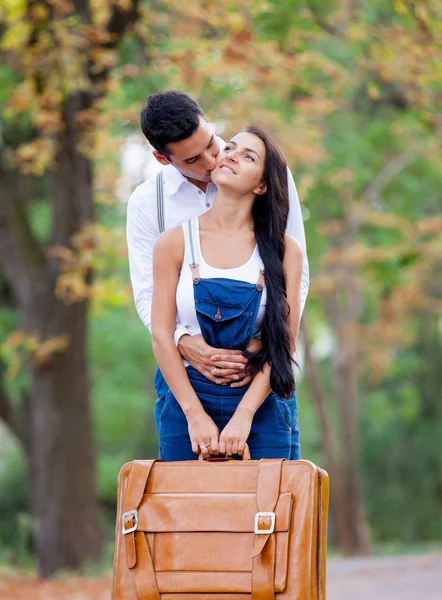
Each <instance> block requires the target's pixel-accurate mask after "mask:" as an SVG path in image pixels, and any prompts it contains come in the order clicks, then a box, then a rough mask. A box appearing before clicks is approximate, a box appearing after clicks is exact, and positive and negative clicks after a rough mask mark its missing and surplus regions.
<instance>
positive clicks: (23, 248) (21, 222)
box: [0, 154, 45, 307]
mask: <svg viewBox="0 0 442 600" xmlns="http://www.w3.org/2000/svg"><path fill="white" fill-rule="evenodd" d="M18 180H19V175H18V173H16V172H14V173H12V172H11V171H9V170H7V169H4V168H3V167H2V164H1V154H0V262H1V263H2V266H3V270H4V273H5V275H6V277H7V279H8V282H9V284H10V286H11V289H12V290H13V292H14V295H15V297H16V299H17V300H18V302H19V303H20V304H21V306H22V307H23V306H25V305H26V304H27V303H28V302H30V301H31V302H32V296H33V294H32V292H33V287H32V284H31V285H30V284H29V282H34V281H38V279H39V277H40V276H41V273H42V271H43V270H44V267H45V257H44V255H43V251H42V248H41V246H40V243H39V242H38V240H37V239H36V237H35V236H34V234H33V232H32V230H31V226H30V223H29V218H28V215H27V212H26V208H25V206H24V202H23V199H22V194H21V193H20V190H18Z"/></svg>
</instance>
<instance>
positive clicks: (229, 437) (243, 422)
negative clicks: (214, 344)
mask: <svg viewBox="0 0 442 600" xmlns="http://www.w3.org/2000/svg"><path fill="white" fill-rule="evenodd" d="M302 262H303V255H302V249H301V246H300V245H299V242H297V240H295V239H294V238H293V237H291V236H290V235H288V234H286V236H285V253H284V262H283V266H284V270H285V274H286V286H287V301H288V304H289V307H290V314H289V326H290V331H291V334H292V335H291V342H292V349H291V353H292V354H294V353H295V351H296V337H297V335H298V330H299V321H300V313H301V311H300V306H301V275H302ZM270 392H271V387H270V366H269V365H268V364H266V365H265V367H264V370H263V371H262V372H261V373H258V374H257V375H256V376H255V378H254V379H253V382H252V384H251V386H250V387H249V389H248V390H247V392H246V393H245V394H244V397H243V398H242V400H241V402H240V403H239V404H238V407H237V409H236V411H235V414H234V415H233V417H232V418H231V419H230V421H229V423H228V424H227V425H226V427H225V428H224V429H223V431H222V432H221V435H220V438H219V450H220V452H221V453H222V454H224V453H225V452H226V453H227V454H242V452H243V450H244V444H245V442H246V441H247V438H248V436H249V434H250V429H251V427H252V421H253V417H254V416H255V413H256V411H257V410H258V408H259V407H260V406H261V404H262V403H263V402H264V400H265V399H266V398H267V396H268V395H269V393H270Z"/></svg>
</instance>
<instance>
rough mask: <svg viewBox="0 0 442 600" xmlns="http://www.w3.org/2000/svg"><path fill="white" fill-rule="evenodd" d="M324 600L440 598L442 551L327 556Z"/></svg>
mask: <svg viewBox="0 0 442 600" xmlns="http://www.w3.org/2000/svg"><path fill="white" fill-rule="evenodd" d="M327 600H442V553H434V554H424V555H422V556H401V557H381V558H353V559H349V558H347V559H340V558H334V559H330V560H329V561H328V568H327Z"/></svg>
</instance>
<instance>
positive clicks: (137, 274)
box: [126, 182, 189, 344]
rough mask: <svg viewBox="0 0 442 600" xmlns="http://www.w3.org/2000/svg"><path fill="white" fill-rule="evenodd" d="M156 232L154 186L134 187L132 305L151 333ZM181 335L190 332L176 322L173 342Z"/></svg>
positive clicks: (130, 210)
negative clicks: (142, 188)
mask: <svg viewBox="0 0 442 600" xmlns="http://www.w3.org/2000/svg"><path fill="white" fill-rule="evenodd" d="M148 183H150V182H148ZM143 185H144V186H146V185H147V184H143ZM159 235H160V232H159V227H158V218H157V211H156V187H155V185H150V186H149V185H148V186H147V187H145V188H144V190H143V191H140V190H139V189H137V190H135V191H134V193H133V194H132V196H131V197H130V198H129V202H128V205H127V221H126V239H127V249H128V256H129V270H130V279H131V283H132V290H133V294H134V301H135V307H136V309H137V312H138V314H139V316H140V319H141V320H142V321H143V323H144V325H145V326H146V327H147V328H148V329H149V331H150V332H152V326H151V310H152V293H153V247H154V244H155V241H156V239H157V237H158V236H159ZM184 334H189V331H188V330H187V329H186V327H184V326H183V325H181V324H179V323H178V322H177V325H176V331H175V334H174V340H175V343H176V344H178V341H179V339H180V338H181V336H183V335H184Z"/></svg>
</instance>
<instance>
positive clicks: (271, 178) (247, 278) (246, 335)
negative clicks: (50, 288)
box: [152, 127, 302, 461]
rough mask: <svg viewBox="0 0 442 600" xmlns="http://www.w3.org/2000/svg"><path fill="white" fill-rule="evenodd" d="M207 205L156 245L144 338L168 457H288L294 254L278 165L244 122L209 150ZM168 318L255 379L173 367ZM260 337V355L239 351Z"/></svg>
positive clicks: (298, 261)
mask: <svg viewBox="0 0 442 600" xmlns="http://www.w3.org/2000/svg"><path fill="white" fill-rule="evenodd" d="M212 181H214V182H215V183H216V185H217V187H218V192H217V195H216V199H215V202H214V205H213V208H212V209H211V210H210V211H209V212H207V213H205V214H204V215H202V216H201V217H199V218H197V219H193V220H192V221H189V222H188V223H185V224H184V225H183V226H182V227H178V228H175V229H171V230H168V231H165V232H164V233H162V234H161V235H160V237H159V238H158V240H157V243H156V245H155V249H154V259H153V261H154V291H153V301H152V340H153V349H154V353H155V357H156V359H157V361H158V365H159V367H160V369H161V371H162V373H163V375H164V377H165V379H166V381H167V383H168V385H169V388H170V392H169V393H168V396H167V397H166V402H165V405H164V409H163V412H162V414H161V436H160V446H161V454H162V456H163V457H164V458H165V460H168V461H174V460H191V459H196V458H197V454H199V453H200V452H201V453H202V454H203V455H204V456H205V457H208V456H209V455H210V454H218V453H221V454H229V455H232V454H239V455H241V454H242V452H243V450H244V445H245V443H246V442H247V443H248V445H249V448H250V453H251V458H252V459H260V458H288V457H289V455H290V420H291V417H290V411H289V407H288V406H287V403H286V401H285V400H284V399H285V398H288V397H289V395H290V394H291V393H292V392H293V390H294V387H295V381H294V375H293V360H292V355H293V353H294V351H295V340H296V335H297V332H298V325H299V314H300V280H301V272H302V251H301V248H300V246H299V244H298V242H297V241H296V240H295V239H293V238H291V237H290V236H288V235H286V234H285V229H286V224H287V217H288V210H289V203H288V190H287V165H286V163H285V160H284V157H283V155H282V153H281V151H280V150H279V148H278V147H277V146H276V145H275V144H274V142H273V141H272V140H271V139H270V138H269V136H267V135H266V134H265V133H264V132H263V131H262V130H260V129H258V128H255V127H247V128H246V129H245V130H244V131H242V132H240V133H238V134H237V135H235V136H234V137H233V138H232V140H231V141H230V142H228V143H227V145H226V146H225V148H224V150H223V151H222V152H221V153H220V154H219V156H218V160H217V166H216V168H215V169H214V170H213V171H212ZM177 318H178V320H179V322H180V323H182V324H183V325H185V326H186V327H187V329H188V330H189V331H190V332H191V333H192V335H195V334H199V333H201V334H202V335H203V337H204V338H205V340H206V342H207V343H209V344H211V345H212V346H214V347H219V348H235V349H241V350H243V351H245V354H246V355H247V357H248V358H249V369H251V372H252V374H253V375H254V379H253V381H252V383H251V384H250V385H249V386H248V387H245V388H232V387H229V386H220V385H217V384H215V383H212V382H211V381H209V380H208V379H206V378H205V377H204V376H203V375H201V374H200V373H199V372H198V371H196V370H195V369H193V368H191V367H190V366H188V365H185V364H183V361H182V358H181V357H180V354H179V352H178V350H177V348H176V346H175V344H174V340H173V333H174V330H175V324H176V321H177ZM259 334H260V337H261V341H262V345H261V348H260V349H259V350H258V351H256V352H254V353H251V352H247V347H248V344H249V343H250V340H251V338H252V336H253V337H257V335H259Z"/></svg>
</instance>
